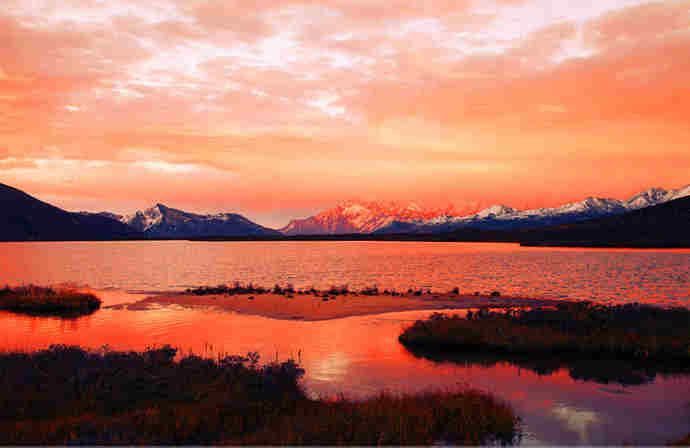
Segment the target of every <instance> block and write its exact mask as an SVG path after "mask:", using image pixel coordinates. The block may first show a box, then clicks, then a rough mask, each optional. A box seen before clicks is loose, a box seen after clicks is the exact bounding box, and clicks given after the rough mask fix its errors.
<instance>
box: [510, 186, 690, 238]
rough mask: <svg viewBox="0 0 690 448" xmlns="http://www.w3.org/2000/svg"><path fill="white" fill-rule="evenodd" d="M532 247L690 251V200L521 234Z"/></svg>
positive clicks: (670, 202) (679, 200)
mask: <svg viewBox="0 0 690 448" xmlns="http://www.w3.org/2000/svg"><path fill="white" fill-rule="evenodd" d="M520 241H521V242H523V243H525V244H532V245H554V244H555V245H566V246H621V247H690V197H684V198H680V199H675V200H672V201H669V202H665V203H663V204H659V205H653V206H651V207H646V208H642V209H639V210H635V211H631V212H628V213H625V214H622V215H615V216H608V217H606V218H601V219H595V220H591V221H583V222H579V223H574V224H566V225H560V226H555V227H547V228H537V229H531V230H528V231H525V232H522V235H521V236H520Z"/></svg>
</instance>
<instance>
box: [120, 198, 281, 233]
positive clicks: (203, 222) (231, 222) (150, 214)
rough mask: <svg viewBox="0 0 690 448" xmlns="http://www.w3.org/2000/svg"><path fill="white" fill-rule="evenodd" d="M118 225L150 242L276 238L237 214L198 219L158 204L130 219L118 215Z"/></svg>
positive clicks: (222, 214)
mask: <svg viewBox="0 0 690 448" xmlns="http://www.w3.org/2000/svg"><path fill="white" fill-rule="evenodd" d="M119 220H120V222H122V223H125V224H127V225H129V226H130V227H132V228H134V229H136V230H137V231H139V232H142V233H143V234H144V235H146V236H147V237H150V238H196V237H210V236H256V235H260V236H278V235H280V233H279V232H278V231H276V230H273V229H269V228H268V227H264V226H261V225H259V224H257V223H255V222H252V221H250V220H249V219H247V218H245V217H244V216H242V215H240V214H237V213H217V214H213V215H202V214H197V213H190V212H185V211H183V210H178V209H175V208H172V207H168V206H166V205H163V204H161V203H157V204H156V205H154V206H153V207H150V208H148V209H145V210H143V211H141V210H137V211H136V212H135V213H133V214H131V215H125V216H122V215H119Z"/></svg>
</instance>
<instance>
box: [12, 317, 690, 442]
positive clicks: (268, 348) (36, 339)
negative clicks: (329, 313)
mask: <svg viewBox="0 0 690 448" xmlns="http://www.w3.org/2000/svg"><path fill="white" fill-rule="evenodd" d="M431 313H432V312H430V311H413V312H404V313H390V314H385V315H378V316H361V317H350V318H345V319H335V320H329V321H320V322H302V321H281V320H274V319H267V318H262V317H258V316H247V315H241V314H236V313H229V312H219V311H213V310H207V309H184V308H181V307H158V308H155V309H153V310H150V311H127V310H114V309H101V310H99V311H97V312H96V313H94V314H92V315H89V316H85V317H83V318H79V319H71V320H64V319H57V318H39V317H29V316H21V315H16V314H12V313H3V312H0V326H1V327H2V328H3V329H4V331H3V333H4V334H2V335H0V349H16V348H22V349H32V348H39V347H47V346H49V345H50V344H54V343H67V344H80V345H84V346H89V347H94V348H97V347H101V346H102V345H105V344H108V345H110V346H111V347H112V348H114V349H137V350H141V349H144V348H145V347H146V346H150V345H162V344H165V343H168V344H171V345H173V346H176V347H180V348H181V349H182V351H183V352H187V351H189V350H192V351H194V352H196V353H200V354H209V355H213V354H217V353H229V354H245V353H247V352H249V351H258V352H259V353H260V354H261V359H262V360H263V361H270V360H274V359H275V358H276V357H277V358H278V359H280V360H284V359H287V358H290V357H293V358H295V359H297V358H298V357H299V358H300V359H301V361H302V365H303V367H304V368H305V370H306V376H305V378H304V380H303V384H304V386H305V388H306V390H307V391H308V392H309V393H311V394H312V395H315V396H334V395H336V394H338V393H340V392H343V393H345V394H346V395H348V396H351V397H364V396H367V395H371V394H375V393H377V392H378V391H381V390H388V391H391V392H415V391H420V390H425V389H429V388H441V389H453V388H457V387H463V386H464V385H469V386H471V387H474V388H479V389H482V390H486V391H490V392H492V393H494V394H495V395H497V396H498V397H500V398H503V399H505V400H507V401H509V402H510V403H511V404H512V405H513V406H514V408H515V409H516V411H517V413H518V415H520V416H521V417H522V418H523V421H524V424H525V428H526V432H527V437H525V439H524V440H523V443H525V444H541V445H544V444H559V445H563V444H594V445H601V444H615V445H619V444H622V443H627V442H629V443H635V444H655V445H658V444H663V443H664V442H665V441H667V440H670V439H673V438H679V437H681V436H682V435H684V434H686V433H687V432H690V412H689V411H690V408H688V402H690V379H689V378H688V377H679V376H664V375H662V374H656V375H655V376H652V377H650V381H651V379H652V378H653V381H651V382H649V383H647V384H642V385H626V386H624V385H621V384H620V383H616V382H615V381H614V382H609V383H608V384H603V383H597V382H592V381H584V380H580V379H578V380H576V379H573V377H571V375H570V370H569V368H566V367H563V368H556V370H555V371H553V372H552V373H550V374H539V373H537V371H535V370H533V369H531V368H530V367H529V366H530V365H529V364H528V365H522V366H521V365H519V364H516V363H515V362H505V361H500V360H498V361H496V360H494V361H492V362H490V363H486V362H485V363H484V364H481V362H480V361H478V360H475V361H471V362H467V363H465V364H462V365H461V364H458V363H456V362H438V361H432V360H429V359H425V358H420V357H418V356H415V355H414V354H412V353H410V352H409V351H408V350H406V349H405V348H404V347H402V346H401V345H400V344H399V343H398V341H397V336H398V334H399V332H400V329H401V328H402V327H403V326H404V325H408V324H409V323H411V322H413V321H414V320H415V319H418V318H424V317H426V316H429V315H430V314H431ZM578 372H579V375H583V374H584V373H587V371H586V370H583V369H580V370H579V371H578Z"/></svg>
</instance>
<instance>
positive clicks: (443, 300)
mask: <svg viewBox="0 0 690 448" xmlns="http://www.w3.org/2000/svg"><path fill="white" fill-rule="evenodd" d="M562 302H563V299H559V300H554V299H544V298H527V297H513V296H498V297H496V296H490V295H474V294H463V293H459V294H454V293H433V292H432V293H423V294H420V295H415V293H402V294H400V295H395V296H393V295H390V294H384V293H378V294H362V293H353V292H350V293H347V294H338V295H332V294H327V293H326V292H304V293H274V292H267V293H263V294H258V293H254V294H249V293H247V294H232V295H229V294H204V295H195V294H189V293H177V294H161V295H153V296H149V297H146V298H145V299H142V300H139V301H137V302H134V303H129V304H120V305H113V306H109V307H106V308H115V309H127V310H148V309H153V308H155V307H157V306H171V305H177V306H182V307H193V308H196V307H214V308H216V309H220V310H224V311H234V312H237V313H243V314H253V315H260V316H264V317H270V318H274V319H292V320H305V321H316V320H327V319H338V318H343V317H349V316H362V315H368V314H381V313H389V312H398V311H413V310H454V309H458V310H461V309H468V308H480V307H491V308H515V307H543V306H556V305H557V304H558V303H562Z"/></svg>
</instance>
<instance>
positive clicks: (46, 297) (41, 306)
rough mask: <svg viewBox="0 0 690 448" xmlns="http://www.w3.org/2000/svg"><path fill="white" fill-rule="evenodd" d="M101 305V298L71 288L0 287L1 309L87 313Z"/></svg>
mask: <svg viewBox="0 0 690 448" xmlns="http://www.w3.org/2000/svg"><path fill="white" fill-rule="evenodd" d="M100 306H101V299H99V298H98V297H96V296H95V295H93V294H91V293H87V292H80V291H78V290H76V289H71V288H49V287H43V286H35V285H28V286H18V287H15V288H11V287H9V286H5V287H4V288H3V289H0V309H4V310H9V311H15V312H21V313H28V314H54V315H75V314H87V313H91V312H93V311H95V310H97V309H98V308H99V307H100Z"/></svg>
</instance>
